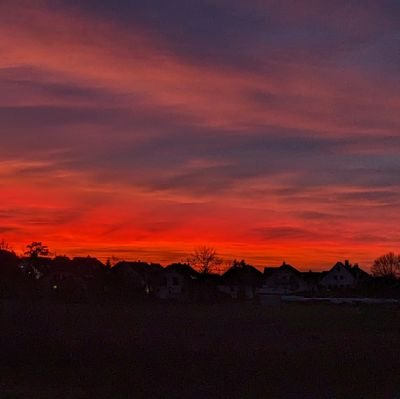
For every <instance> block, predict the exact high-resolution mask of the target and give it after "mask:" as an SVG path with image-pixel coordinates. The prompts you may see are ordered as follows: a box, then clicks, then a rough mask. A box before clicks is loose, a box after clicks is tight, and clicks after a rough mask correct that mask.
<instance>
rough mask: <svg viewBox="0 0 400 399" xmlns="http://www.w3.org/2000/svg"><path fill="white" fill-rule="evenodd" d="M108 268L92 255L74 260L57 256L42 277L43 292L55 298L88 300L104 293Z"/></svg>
mask: <svg viewBox="0 0 400 399" xmlns="http://www.w3.org/2000/svg"><path fill="white" fill-rule="evenodd" d="M105 273H106V269H105V266H104V264H103V263H102V262H100V261H99V260H98V259H96V258H92V257H76V258H73V259H72V260H71V259H69V258H68V257H65V256H57V257H55V258H54V259H53V261H52V264H51V266H50V267H49V268H48V270H47V272H46V273H45V274H44V276H43V277H42V278H41V279H40V284H41V289H42V293H43V294H44V295H45V296H46V297H49V298H50V299H53V300H61V301H78V302H79V301H86V300H89V299H96V298H98V297H99V295H101V294H102V293H103V286H104V284H105V278H104V277H105Z"/></svg>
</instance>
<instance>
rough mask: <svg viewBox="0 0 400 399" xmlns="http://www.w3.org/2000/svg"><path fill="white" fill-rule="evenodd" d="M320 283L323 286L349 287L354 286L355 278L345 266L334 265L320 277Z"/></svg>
mask: <svg viewBox="0 0 400 399" xmlns="http://www.w3.org/2000/svg"><path fill="white" fill-rule="evenodd" d="M320 285H321V286H323V287H325V288H350V287H354V285H355V279H354V277H353V275H352V274H351V273H350V272H349V271H348V270H346V268H345V267H343V266H335V267H333V268H332V269H331V270H330V271H329V272H328V274H327V275H326V276H324V277H323V278H322V280H321V282H320Z"/></svg>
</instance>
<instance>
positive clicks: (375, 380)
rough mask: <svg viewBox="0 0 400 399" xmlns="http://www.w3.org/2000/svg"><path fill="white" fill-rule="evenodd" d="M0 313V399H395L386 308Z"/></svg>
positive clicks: (399, 315) (397, 324)
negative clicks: (106, 398) (144, 398)
mask: <svg viewBox="0 0 400 399" xmlns="http://www.w3.org/2000/svg"><path fill="white" fill-rule="evenodd" d="M0 309H1V316H0V321H1V336H0V351H1V358H0V366H1V373H0V398H98V397H110V398H111V397H113V398H125V397H126V398H141V397H146V398H153V397H154V398H158V397H160V398H161V397H162V398H275V397H276V398H347V397H349V398H400V378H399V374H400V356H399V355H400V308H398V307H375V306H361V307H359V306H334V305H304V304H285V305H278V304H277V305H273V306H261V305H257V304H241V303H236V304H218V305H172V304H171V305H162V304H146V305H85V304H76V305H74V304H69V305H61V304H58V305H48V304H47V305H44V304H37V303H36V304H16V303H8V304H5V303H3V304H1V308H0Z"/></svg>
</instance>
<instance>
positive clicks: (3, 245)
mask: <svg viewBox="0 0 400 399" xmlns="http://www.w3.org/2000/svg"><path fill="white" fill-rule="evenodd" d="M0 250H3V251H10V250H11V248H10V245H9V244H8V242H7V241H6V240H5V239H4V238H3V239H2V240H1V241H0Z"/></svg>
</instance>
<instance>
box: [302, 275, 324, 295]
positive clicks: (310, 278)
mask: <svg viewBox="0 0 400 399" xmlns="http://www.w3.org/2000/svg"><path fill="white" fill-rule="evenodd" d="M300 273H301V277H302V279H303V281H304V282H305V283H306V285H307V291H308V292H318V291H319V289H320V286H319V282H320V281H321V279H322V277H323V276H324V275H325V274H326V273H327V272H313V271H311V270H310V271H308V272H300Z"/></svg>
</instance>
